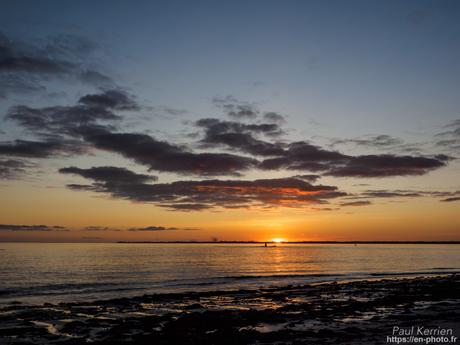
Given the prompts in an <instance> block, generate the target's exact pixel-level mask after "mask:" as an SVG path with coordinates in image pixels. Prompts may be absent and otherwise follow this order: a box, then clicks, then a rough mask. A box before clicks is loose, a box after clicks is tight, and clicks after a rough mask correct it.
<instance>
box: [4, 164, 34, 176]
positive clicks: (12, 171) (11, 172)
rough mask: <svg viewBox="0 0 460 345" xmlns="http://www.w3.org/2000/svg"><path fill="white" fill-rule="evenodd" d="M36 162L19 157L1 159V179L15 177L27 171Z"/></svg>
mask: <svg viewBox="0 0 460 345" xmlns="http://www.w3.org/2000/svg"><path fill="white" fill-rule="evenodd" d="M32 167H35V164H33V163H30V162H27V161H24V160H17V159H0V179H15V178H19V177H21V176H23V175H24V174H26V173H27V171H28V169H30V168H32Z"/></svg>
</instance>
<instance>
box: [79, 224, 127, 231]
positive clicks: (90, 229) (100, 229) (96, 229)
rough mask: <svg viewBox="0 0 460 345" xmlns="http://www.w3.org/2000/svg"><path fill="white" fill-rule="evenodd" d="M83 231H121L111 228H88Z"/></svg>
mask: <svg viewBox="0 0 460 345" xmlns="http://www.w3.org/2000/svg"><path fill="white" fill-rule="evenodd" d="M83 230H85V231H120V229H114V228H110V227H108V226H94V225H92V226H87V227H86V228H84V229H83Z"/></svg>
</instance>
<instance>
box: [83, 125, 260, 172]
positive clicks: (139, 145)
mask: <svg viewBox="0 0 460 345" xmlns="http://www.w3.org/2000/svg"><path fill="white" fill-rule="evenodd" d="M85 141H86V142H88V143H91V144H92V145H94V146H95V147H96V148H99V149H102V150H107V151H111V152H116V153H119V154H121V155H123V156H124V157H127V158H130V159H133V160H135V161H136V162H138V163H140V164H143V165H147V166H148V167H149V168H150V169H151V170H156V171H167V172H175V173H180V174H185V173H187V174H196V175H239V172H240V171H243V170H248V169H250V168H252V167H254V166H256V165H257V163H258V162H257V161H256V160H255V159H253V158H247V157H242V156H237V155H233V154H226V153H193V152H190V151H188V150H187V149H185V148H184V147H181V146H177V145H172V144H170V143H168V142H166V141H158V140H156V139H154V138H153V137H151V136H149V135H147V134H137V133H112V132H110V131H106V130H98V131H94V132H93V133H86V135H85Z"/></svg>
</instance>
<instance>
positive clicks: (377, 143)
mask: <svg viewBox="0 0 460 345" xmlns="http://www.w3.org/2000/svg"><path fill="white" fill-rule="evenodd" d="M402 143H403V141H402V140H401V139H398V138H394V137H391V136H389V135H385V134H383V135H376V136H371V137H367V138H361V139H360V138H354V139H339V140H335V141H334V142H333V143H332V145H339V144H355V145H358V146H370V147H377V148H385V147H388V146H395V145H400V144H402Z"/></svg>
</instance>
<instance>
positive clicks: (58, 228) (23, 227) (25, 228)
mask: <svg viewBox="0 0 460 345" xmlns="http://www.w3.org/2000/svg"><path fill="white" fill-rule="evenodd" d="M0 231H68V230H67V229H66V228H65V227H63V226H57V225H54V226H49V225H16V224H0Z"/></svg>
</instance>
